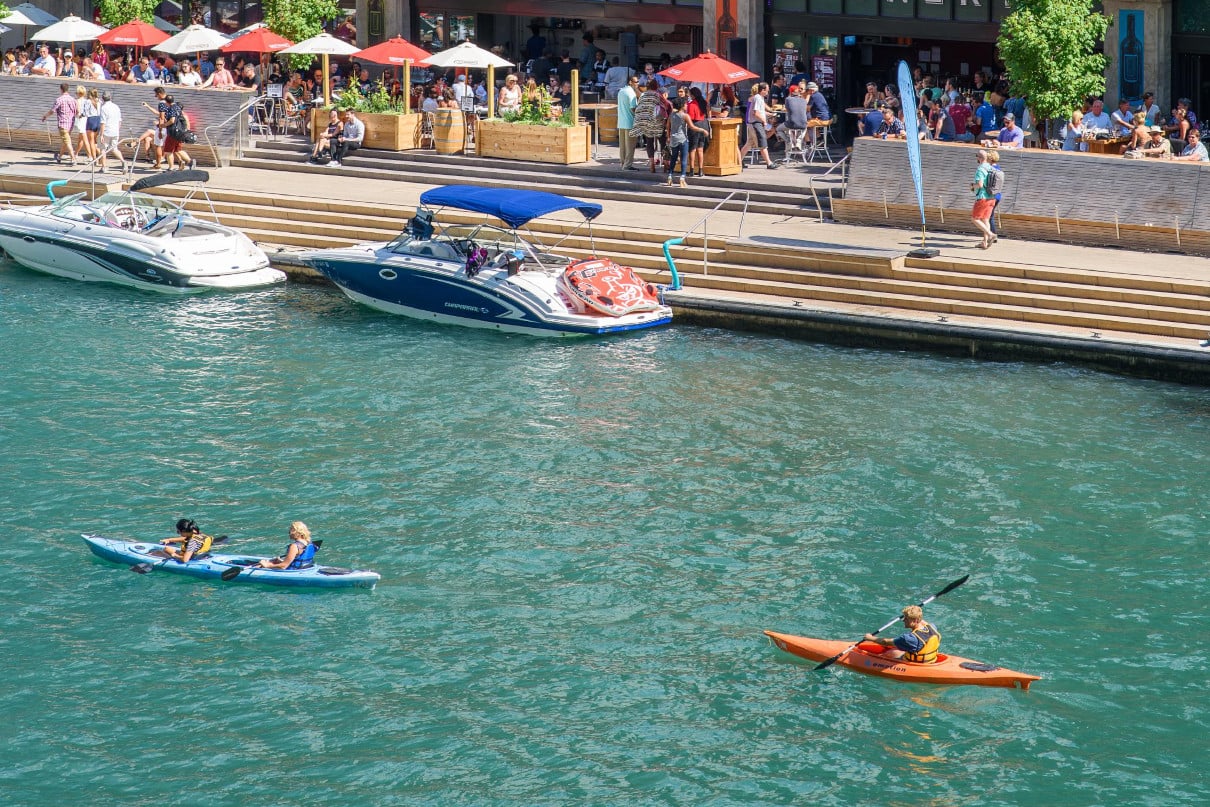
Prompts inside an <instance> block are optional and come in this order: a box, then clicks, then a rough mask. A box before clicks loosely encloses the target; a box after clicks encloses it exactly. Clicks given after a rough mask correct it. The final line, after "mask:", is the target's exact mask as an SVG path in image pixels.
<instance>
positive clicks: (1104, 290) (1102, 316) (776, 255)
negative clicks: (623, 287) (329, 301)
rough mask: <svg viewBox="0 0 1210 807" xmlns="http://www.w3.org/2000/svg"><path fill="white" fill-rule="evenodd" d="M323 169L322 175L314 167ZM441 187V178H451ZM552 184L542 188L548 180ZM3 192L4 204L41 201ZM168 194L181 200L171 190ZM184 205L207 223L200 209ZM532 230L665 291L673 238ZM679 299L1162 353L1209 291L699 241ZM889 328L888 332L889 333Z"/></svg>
mask: <svg viewBox="0 0 1210 807" xmlns="http://www.w3.org/2000/svg"><path fill="white" fill-rule="evenodd" d="M315 170H327V169H322V168H320V169H315ZM448 179H449V177H448V176H446V177H443V181H448ZM544 186H545V187H549V186H550V185H549V183H544ZM21 190H23V189H19V190H14V186H13V183H8V182H4V183H0V192H2V193H3V195H0V202H8V203H11V204H26V203H37V202H40V201H42V200H43V199H44V198H45V197H38V196H34V195H32V194H23V193H21ZM157 192H160V193H162V194H164V195H174V194H177V195H180V194H183V193H184V191H183V190H182V189H179V188H173V187H171V186H168V187H165V188H161V189H158V191H157ZM210 196H211V199H212V201H213V203H214V207H215V212H216V213H217V215H218V216H219V218H220V220H221V221H222V222H223V223H225V224H228V225H231V226H234V227H237V228H239V229H241V230H242V231H244V232H245V233H247V234H248V235H249V236H250V237H251V238H252V239H253V240H255V241H256V242H258V243H260V244H261V245H262V246H263V247H264V248H265V249H266V251H267V252H268V253H269V254H270V256H271V257H272V258H273V259H274V260H275V262H277V263H279V264H282V265H286V266H290V267H293V269H292V271H293V274H294V276H295V277H300V276H305V275H306V274H307V270H304V269H301V268H300V267H301V263H300V262H299V260H298V256H299V253H300V251H302V250H307V249H314V248H322V247H331V246H343V245H350V244H355V243H360V242H364V241H383V240H389V239H390V238H393V237H394V236H395V235H396V234H398V232H399V231H400V230H401V229H402V228H403V226H404V224H405V222H406V220H407V219H408V218H409V217H410V216H411V214H412V212H413V211H412V210H411V209H409V208H404V207H401V206H390V205H384V204H381V203H359V202H347V201H332V200H317V199H307V198H303V197H292V196H273V197H265V196H263V195H257V194H253V193H250V192H242V191H235V190H211V191H210ZM189 207H190V209H192V210H194V211H195V212H197V213H198V214H208V213H209V206H208V205H207V204H206V202H205V200H203V199H194V200H193V201H191V202H190V203H189ZM482 220H483V219H482V217H478V216H475V215H472V214H462V213H456V212H449V211H443V212H442V215H441V216H440V218H439V223H470V222H476V221H482ZM528 229H529V230H530V231H531V232H532V233H534V235H535V236H536V237H538V238H539V239H540V240H542V241H543V242H544V243H546V245H547V246H551V245H553V244H554V243H555V242H557V241H559V240H560V239H561V238H562V239H563V241H562V242H561V243H559V244H558V247H557V249H558V251H560V252H563V253H565V254H569V255H573V256H577V257H587V256H589V255H593V254H600V255H606V256H609V257H611V258H613V259H615V260H617V261H618V262H619V263H624V264H629V265H631V266H633V267H635V269H637V270H639V272H640V274H642V275H644V276H645V277H647V278H648V279H650V280H653V281H656V282H663V283H667V282H668V281H669V279H670V273H669V271H668V269H667V265H666V263H665V260H664V257H663V254H662V244H663V242H664V240H665V239H666V238H671V237H674V236H678V235H680V233H673V232H669V233H662V232H659V231H657V230H640V231H636V230H634V229H625V230H623V229H621V228H618V227H611V226H604V225H597V226H594V228H593V232H592V236H593V237H592V238H591V239H590V238H589V235H588V233H587V231H586V230H583V229H582V230H580V231H578V232H577V233H575V234H573V235H568V234H567V233H568V231H569V230H570V227H569V226H568V225H566V224H562V223H560V222H558V221H554V220H543V219H539V220H535V221H534V222H531V224H530V225H529V227H528ZM672 254H673V256H674V258H675V260H676V264H677V268H678V270H679V272H680V275H681V279H682V282H683V283H684V287H685V288H684V291H682V292H679V293H675V294H672V295H671V296H670V300H671V301H672V302H673V304H674V305H677V304H678V301H679V302H680V303H681V304H682V305H685V306H689V305H693V306H694V307H696V308H698V309H701V308H709V307H710V306H711V305H714V306H717V307H719V308H720V310H721V307H722V306H723V305H724V304H725V303H729V302H734V301H736V300H740V301H746V302H747V303H750V304H752V305H754V306H756V307H757V308H759V307H761V306H764V307H765V308H766V309H768V310H781V311H785V310H788V309H792V310H793V311H794V312H795V313H796V314H801V312H812V314H811V315H813V316H866V317H869V316H876V317H879V318H882V319H883V320H885V321H886V322H888V323H891V324H894V323H899V324H901V325H902V323H906V322H915V323H948V325H947V326H946V327H951V328H952V327H955V326H958V325H959V324H961V325H970V326H974V327H981V328H989V329H996V330H997V331H998V332H1001V333H1009V332H1028V333H1034V334H1037V333H1052V334H1054V333H1061V334H1065V335H1067V336H1079V337H1080V338H1082V339H1088V338H1094V339H1095V338H1100V339H1103V340H1105V341H1121V342H1126V343H1136V344H1139V343H1141V344H1149V345H1153V346H1154V345H1156V344H1159V345H1171V346H1173V347H1177V348H1181V349H1187V348H1194V347H1195V346H1196V342H1190V341H1189V340H1197V341H1200V340H1202V339H1204V338H1206V336H1207V333H1208V332H1210V281H1206V282H1202V281H1196V280H1188V281H1181V280H1170V279H1156V278H1149V277H1146V276H1141V275H1128V274H1112V273H1108V272H1105V273H1097V274H1096V276H1094V277H1090V276H1089V275H1088V274H1087V273H1084V272H1078V271H1074V270H1066V269H1059V268H1053V267H1034V266H1023V265H1020V264H1017V265H998V264H997V263H995V262H994V261H991V260H988V259H987V257H985V256H983V255H981V256H980V259H966V258H964V257H952V258H951V257H948V256H947V257H939V258H932V259H925V258H911V257H908V256H907V255H906V254H905V253H903V252H901V251H896V250H881V249H866V248H856V247H854V248H839V247H836V246H835V245H829V244H814V243H810V242H803V241H795V240H790V239H780V238H768V237H766V238H757V237H754V238H747V239H737V238H723V237H718V236H713V237H711V238H710V240H709V242H708V245H704V243H703V239H702V237H701V236H700V234H695V235H692V236H689V237H688V238H686V240H685V243H684V244H682V245H681V246H678V247H675V248H673V249H672ZM888 327H890V326H888Z"/></svg>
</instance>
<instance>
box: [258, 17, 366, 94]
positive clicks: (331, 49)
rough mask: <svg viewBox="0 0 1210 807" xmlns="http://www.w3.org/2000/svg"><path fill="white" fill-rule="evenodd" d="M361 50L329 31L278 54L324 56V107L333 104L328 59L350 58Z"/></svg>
mask: <svg viewBox="0 0 1210 807" xmlns="http://www.w3.org/2000/svg"><path fill="white" fill-rule="evenodd" d="M359 50H361V48H359V47H357V46H356V45H350V44H349V43H348V42H345V41H344V40H343V39H337V38H336V37H334V36H332V35H331V34H329V33H328V32H327V31H325V32H323V33H322V34H319V35H317V36H313V37H311V38H310V39H304V40H303V41H302V42H299V43H298V44H296V45H291V46H290V47H288V48H285V49H284V50H279V51H278V53H297V54H300V55H310V56H323V57H324V58H323V65H324V106H327V105H328V104H329V103H331V95H332V93H331V85H332V77H331V76H330V75H329V74H328V57H329V56H349V55H351V54H354V53H356V52H357V51H359Z"/></svg>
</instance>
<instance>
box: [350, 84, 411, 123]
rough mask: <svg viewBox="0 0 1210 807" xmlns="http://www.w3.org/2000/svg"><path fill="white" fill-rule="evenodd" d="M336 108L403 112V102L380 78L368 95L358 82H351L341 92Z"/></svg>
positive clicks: (378, 112) (373, 111) (385, 112)
mask: <svg viewBox="0 0 1210 807" xmlns="http://www.w3.org/2000/svg"><path fill="white" fill-rule="evenodd" d="M336 108H337V109H351V110H353V111H354V112H370V113H376V114H387V115H389V114H391V113H401V112H403V103H402V102H401V101H396V100H395V99H394V98H392V97H391V91H390V90H388V89H387V85H386V82H385V81H383V80H382V79H379V80H378V84H377V85H375V87H374V89H373V90H371V91H370V92H369V94H367V95H363V94H362V92H361V90H360V89H359V88H358V86H357V85H356V84H350V85H349V86H348V87H347V88H346V89H345V91H344V92H343V93H341V96H340V100H339V101H337V102H336Z"/></svg>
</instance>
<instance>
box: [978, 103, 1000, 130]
mask: <svg viewBox="0 0 1210 807" xmlns="http://www.w3.org/2000/svg"><path fill="white" fill-rule="evenodd" d="M975 120H977V121H979V131H980V132H994V131H995V130H996V129H998V128H999V127H998V126H997V125H996V109H995V107H993V106H992V102H991V101H990V100H989V99H988V98H987V96H986V95H985V96H983V103H981V104H979V108H978V109H976V110H975Z"/></svg>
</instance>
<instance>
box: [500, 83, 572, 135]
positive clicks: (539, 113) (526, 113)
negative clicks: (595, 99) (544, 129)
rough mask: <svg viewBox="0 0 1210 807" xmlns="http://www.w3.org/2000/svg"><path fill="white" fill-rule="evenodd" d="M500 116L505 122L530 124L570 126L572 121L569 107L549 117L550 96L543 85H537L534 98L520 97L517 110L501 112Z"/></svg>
mask: <svg viewBox="0 0 1210 807" xmlns="http://www.w3.org/2000/svg"><path fill="white" fill-rule="evenodd" d="M500 117H501V119H503V120H504V121H505V122H507V123H525V124H529V125H530V126H571V125H572V124H573V123H574V121H573V120H572V119H571V110H570V109H565V110H563V114H562V115H559V116H558V117H551V97H550V92H548V91H547V89H546V88H545V87H538V97H537V99H536V100H530V99H529V98H528V97H524V98H522V99H521V108H520V109H519V110H517V111H516V112H503V113H501V114H500Z"/></svg>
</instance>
